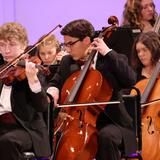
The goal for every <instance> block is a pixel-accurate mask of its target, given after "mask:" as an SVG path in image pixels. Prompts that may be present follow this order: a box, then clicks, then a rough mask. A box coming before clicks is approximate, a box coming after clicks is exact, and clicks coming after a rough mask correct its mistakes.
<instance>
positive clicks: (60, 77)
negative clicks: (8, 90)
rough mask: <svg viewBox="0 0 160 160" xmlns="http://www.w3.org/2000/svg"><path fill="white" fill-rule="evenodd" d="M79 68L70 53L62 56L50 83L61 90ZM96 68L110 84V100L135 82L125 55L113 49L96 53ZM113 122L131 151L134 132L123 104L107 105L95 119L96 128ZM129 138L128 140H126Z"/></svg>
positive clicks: (117, 98) (127, 148) (117, 97)
mask: <svg viewBox="0 0 160 160" xmlns="http://www.w3.org/2000/svg"><path fill="white" fill-rule="evenodd" d="M79 69H80V66H79V65H78V64H77V62H76V61H74V60H73V59H72V57H71V56H70V55H67V56H64V57H63V59H62V61H61V65H60V67H59V69H58V71H57V73H56V74H55V76H54V78H53V79H52V80H51V83H50V85H51V86H55V87H57V88H59V89H60V90H61V88H62V86H63V84H64V83H65V80H66V79H67V78H68V77H69V76H70V75H71V74H72V73H73V72H74V71H77V70H79ZM96 69H97V70H99V71H100V73H101V74H102V75H103V77H105V78H106V79H107V80H108V81H109V82H110V83H111V85H112V88H113V95H112V100H119V95H118V92H119V91H120V90H121V89H122V88H129V87H131V86H132V85H134V84H135V82H136V74H135V72H134V71H133V70H132V69H131V67H130V66H129V65H128V59H127V57H126V56H125V55H122V54H118V53H116V52H115V51H114V50H111V51H110V52H109V53H108V54H106V55H105V56H102V55H100V54H99V55H98V57H97V63H96ZM107 123H114V124H115V125H117V126H118V127H119V128H120V129H121V131H122V132H123V137H124V143H125V144H126V145H125V146H126V147H125V148H126V153H129V152H132V151H133V149H135V147H133V148H132V144H133V145H135V141H134V140H133V143H132V142H130V143H131V144H129V143H128V142H129V141H132V140H131V139H133V136H134V134H133V133H132V129H131V128H132V118H131V117H130V116H129V114H128V113H127V111H126V109H125V106H124V105H123V103H122V104H120V105H116V106H113V105H108V106H107V107H106V109H105V118H104V114H103V116H101V115H100V117H99V118H98V120H97V126H98V128H101V127H103V126H101V124H103V125H106V124H107ZM128 140H129V141H128Z"/></svg>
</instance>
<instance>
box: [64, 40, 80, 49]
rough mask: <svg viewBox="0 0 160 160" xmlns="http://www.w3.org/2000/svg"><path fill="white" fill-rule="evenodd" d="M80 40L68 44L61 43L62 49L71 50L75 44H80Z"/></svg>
mask: <svg viewBox="0 0 160 160" xmlns="http://www.w3.org/2000/svg"><path fill="white" fill-rule="evenodd" d="M79 41H80V39H77V40H76V41H74V42H68V43H61V47H68V48H70V47H71V46H73V45H74V44H76V43H77V42H79Z"/></svg>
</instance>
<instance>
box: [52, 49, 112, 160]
mask: <svg viewBox="0 0 160 160" xmlns="http://www.w3.org/2000/svg"><path fill="white" fill-rule="evenodd" d="M95 54H97V52H96V51H92V52H91V53H90V54H89V58H88V60H87V61H86V62H85V64H84V67H83V69H82V70H81V71H78V72H75V73H73V74H72V75H71V76H70V77H69V78H68V79H67V80H66V82H65V83H64V85H63V88H62V92H61V103H62V104H68V105H69V104H72V103H74V104H75V106H76V104H77V103H90V102H97V101H108V100H109V99H110V97H111V95H112V87H111V85H110V83H109V82H108V81H106V80H105V79H104V78H103V76H102V75H101V73H100V72H99V71H97V70H93V69H90V65H91V63H92V61H93V59H94V56H95ZM61 110H62V112H66V113H67V114H68V115H69V116H68V117H67V118H66V119H65V120H64V121H63V122H62V123H61V125H60V127H59V128H60V129H59V131H60V132H61V135H62V136H61V137H60V141H59V142H58V145H57V148H56V153H55V158H56V160H61V159H67V160H82V159H83V160H92V159H93V158H95V155H96V152H97V130H96V119H97V116H98V115H99V113H100V112H101V111H102V110H103V107H101V106H96V107H95V106H89V107H77V106H76V107H68V108H67V109H63V108H62V109H61ZM70 117H71V118H70Z"/></svg>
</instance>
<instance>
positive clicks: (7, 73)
mask: <svg viewBox="0 0 160 160" xmlns="http://www.w3.org/2000/svg"><path fill="white" fill-rule="evenodd" d="M58 27H62V26H61V25H57V26H56V27H55V28H54V29H52V30H51V31H50V32H49V33H48V34H46V36H44V37H43V39H41V41H38V42H37V43H35V44H34V45H33V46H32V47H30V49H27V50H26V51H24V52H23V53H21V54H20V55H19V56H17V57H16V58H15V59H13V60H12V61H11V62H8V63H6V64H5V65H3V66H2V67H1V68H0V80H1V81H2V82H3V83H4V84H6V85H11V84H12V83H13V82H14V81H15V80H18V81H21V80H24V79H25V78H26V74H25V68H24V67H25V59H28V61H29V62H33V63H35V66H36V68H38V69H39V70H41V71H44V73H46V74H49V70H47V68H46V67H44V66H43V65H40V63H41V60H40V59H39V58H38V56H28V55H29V54H28V53H30V52H31V51H33V50H34V49H35V48H36V47H37V46H39V45H40V44H41V43H42V42H44V41H45V40H46V38H47V37H48V36H49V35H50V34H51V33H52V32H53V31H54V30H55V29H57V28H58Z"/></svg>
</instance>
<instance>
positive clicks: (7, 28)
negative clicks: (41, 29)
mask: <svg viewBox="0 0 160 160" xmlns="http://www.w3.org/2000/svg"><path fill="white" fill-rule="evenodd" d="M12 38H15V39H16V40H18V41H19V42H20V43H21V44H22V45H25V46H27V45H28V36H27V31H26V29H25V28H24V27H23V26H22V25H21V24H20V23H17V22H8V23H4V24H3V25H2V26H1V27H0V39H1V40H11V39H12Z"/></svg>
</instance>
